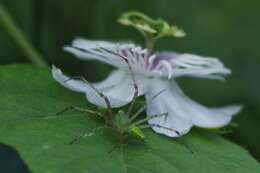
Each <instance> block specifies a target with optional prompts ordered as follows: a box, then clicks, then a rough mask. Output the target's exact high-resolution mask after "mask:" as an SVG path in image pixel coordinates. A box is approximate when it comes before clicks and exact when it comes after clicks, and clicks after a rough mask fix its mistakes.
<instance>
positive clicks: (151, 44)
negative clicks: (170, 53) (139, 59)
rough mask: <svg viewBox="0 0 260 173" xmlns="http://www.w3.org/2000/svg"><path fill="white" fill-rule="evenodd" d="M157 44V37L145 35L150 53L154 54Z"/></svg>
mask: <svg viewBox="0 0 260 173" xmlns="http://www.w3.org/2000/svg"><path fill="white" fill-rule="evenodd" d="M154 46H155V39H154V38H153V37H152V36H149V35H146V36H145V47H146V49H147V50H148V55H152V54H153V51H154Z"/></svg>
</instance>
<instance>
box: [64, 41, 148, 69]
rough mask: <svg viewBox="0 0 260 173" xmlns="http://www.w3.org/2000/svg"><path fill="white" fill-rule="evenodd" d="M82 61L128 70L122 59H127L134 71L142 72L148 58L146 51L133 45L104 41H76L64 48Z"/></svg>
mask: <svg viewBox="0 0 260 173" xmlns="http://www.w3.org/2000/svg"><path fill="white" fill-rule="evenodd" d="M64 49H65V50H66V51H68V52H70V53H72V54H74V55H76V57H78V58H79V59H82V60H98V61H101V62H104V63H107V64H110V65H112V66H115V67H118V68H124V69H128V66H127V64H126V63H125V61H124V60H123V59H122V57H124V58H126V59H128V62H129V63H130V64H131V66H132V68H133V70H134V71H144V70H145V61H146V58H148V53H147V50H146V49H142V48H141V47H139V46H136V45H135V44H133V43H112V42H106V41H91V40H84V39H76V40H74V41H73V43H72V46H67V47H65V48H64Z"/></svg>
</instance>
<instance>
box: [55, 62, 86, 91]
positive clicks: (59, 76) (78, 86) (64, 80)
mask: <svg viewBox="0 0 260 173" xmlns="http://www.w3.org/2000/svg"><path fill="white" fill-rule="evenodd" d="M52 76H53V78H54V79H55V80H56V81H57V82H59V83H60V84H61V85H63V86H64V87H65V88H68V89H70V90H72V91H76V92H83V93H85V92H86V91H87V90H88V89H89V87H88V86H87V85H86V84H85V83H84V82H83V81H81V80H75V79H72V78H71V77H69V76H66V75H64V74H63V73H62V71H61V70H60V69H58V68H56V67H55V66H54V65H53V66H52Z"/></svg>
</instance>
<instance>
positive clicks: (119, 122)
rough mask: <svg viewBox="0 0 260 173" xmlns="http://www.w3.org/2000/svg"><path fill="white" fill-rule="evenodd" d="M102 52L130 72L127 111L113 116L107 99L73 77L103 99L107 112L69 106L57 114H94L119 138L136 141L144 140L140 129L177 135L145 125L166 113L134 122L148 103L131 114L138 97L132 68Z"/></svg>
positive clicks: (95, 89) (121, 111)
mask: <svg viewBox="0 0 260 173" xmlns="http://www.w3.org/2000/svg"><path fill="white" fill-rule="evenodd" d="M103 50H105V51H106V52H108V53H111V54H114V55H116V56H119V57H120V58H122V59H123V60H124V61H125V62H126V63H127V65H128V68H129V70H130V75H131V78H132V81H133V85H134V97H133V99H132V101H131V103H130V106H129V108H128V111H127V112H125V111H123V110H119V111H118V112H117V113H116V114H114V113H113V111H112V107H111V104H110V102H109V99H108V98H107V97H106V96H105V95H104V94H103V93H102V92H100V91H99V90H98V89H97V88H96V87H94V86H93V85H92V84H91V83H90V82H88V81H87V80H86V79H85V78H84V77H74V78H73V79H75V78H79V79H81V80H82V81H83V82H85V84H86V85H88V86H90V87H91V88H92V89H93V90H94V91H95V92H96V93H97V94H98V95H99V96H100V97H101V98H103V99H104V101H105V103H106V106H107V112H106V113H105V114H102V113H100V112H96V111H92V110H89V109H84V108H80V107H75V106H70V107H68V108H66V109H64V110H63V111H61V112H59V113H58V114H61V113H64V112H66V111H68V110H71V109H73V110H77V111H80V112H86V113H91V114H95V115H97V116H99V117H101V118H103V119H104V121H105V123H106V125H107V126H108V127H111V128H112V129H114V130H115V131H116V132H117V133H118V134H119V135H120V136H121V137H124V136H128V135H130V136H132V137H134V138H135V139H138V140H144V139H145V135H144V133H143V131H142V129H144V128H150V127H157V128H164V129H167V130H171V131H174V132H175V133H177V134H180V133H179V132H178V131H177V130H175V129H172V128H168V127H163V126H160V125H157V124H145V123H146V122H147V121H149V120H150V119H153V118H157V117H165V118H167V116H168V113H167V112H166V113H162V114H159V115H153V116H150V117H147V118H143V119H139V120H136V119H137V117H138V116H139V115H140V114H141V113H142V112H143V111H144V110H145V109H146V107H147V105H148V104H149V103H147V104H145V105H144V106H142V107H141V108H140V109H139V110H138V111H137V112H135V113H134V114H132V112H133V107H134V105H135V102H136V100H137V97H138V86H137V83H136V81H135V77H134V74H133V71H132V68H131V66H130V64H129V62H128V59H127V58H125V57H124V56H122V55H120V54H117V53H115V52H113V51H110V50H108V49H105V48H103ZM71 79H72V78H71ZM71 79H68V80H66V81H65V82H67V81H69V80H71ZM162 92H164V90H162V91H160V92H159V93H158V94H156V95H154V96H153V98H152V99H151V101H150V102H152V101H153V100H154V99H156V97H157V96H159V95H160V94H161V93H162ZM75 141H77V139H75V140H74V141H72V143H73V142H75Z"/></svg>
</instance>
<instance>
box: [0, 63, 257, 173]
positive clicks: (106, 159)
mask: <svg viewBox="0 0 260 173" xmlns="http://www.w3.org/2000/svg"><path fill="white" fill-rule="evenodd" d="M0 79H1V80H0V88H1V90H0V95H1V98H0V141H1V142H2V143H5V144H9V145H11V146H13V147H15V148H16V149H17V150H18V151H19V152H20V154H21V157H22V158H23V159H24V160H25V162H26V163H27V164H28V166H29V168H30V169H31V170H32V172H37V173H57V172H62V173H66V172H69V173H71V172H77V173H81V172H82V173H83V172H84V173H86V172H90V173H104V172H109V173H110V172H111V173H126V172H127V173H132V172H133V173H137V172H141V173H148V172H149V173H151V172H154V173H159V172H160V173H168V172H169V173H172V172H176V173H178V172H181V173H194V172H198V173H204V172H205V173H208V172H210V173H214V172H217V173H220V172H221V173H245V172H248V173H257V172H260V166H259V164H258V163H257V162H256V161H255V160H254V159H253V158H252V157H251V156H250V155H249V154H248V152H247V151H245V150H244V149H243V148H241V147H240V146H238V145H235V144H233V143H231V142H229V141H227V140H225V139H223V138H221V137H219V136H216V135H213V134H210V133H207V132H205V131H201V132H200V131H194V130H193V131H192V132H191V133H189V134H188V135H186V136H185V137H184V138H182V139H176V138H167V137H164V136H161V135H157V134H155V133H154V132H152V131H151V130H146V131H145V135H146V137H147V144H145V145H137V144H129V145H120V147H115V146H116V138H115V137H116V134H114V133H111V131H109V130H106V129H101V128H100V129H101V130H96V131H93V129H95V128H97V127H102V126H103V125H104V124H103V122H102V121H101V120H100V119H98V118H96V117H94V116H91V115H85V114H80V113H77V112H73V111H71V112H67V113H65V114H63V115H61V116H53V115H54V114H55V113H56V112H59V111H61V110H62V109H63V108H65V107H67V106H70V105H79V106H84V107H87V106H88V103H87V101H86V100H85V98H84V95H82V94H77V93H74V92H71V91H69V90H66V89H64V88H63V87H61V86H60V85H59V84H58V83H57V82H55V81H54V80H53V79H52V77H51V74H50V70H49V69H40V68H36V67H33V66H29V65H17V66H2V67H1V68H0ZM84 131H85V132H86V133H88V135H85V136H84V138H83V139H81V140H79V141H78V142H76V143H74V144H70V141H71V140H73V139H75V138H76V137H77V136H79V135H80V134H81V133H82V132H84ZM181 141H183V142H185V144H186V145H188V146H189V148H190V149H191V150H192V151H193V154H192V153H191V152H190V151H189V150H188V149H187V148H186V147H185V146H184V145H183V144H182V142H181ZM113 148H114V150H112V149H113ZM111 150H112V152H109V151H111Z"/></svg>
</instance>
